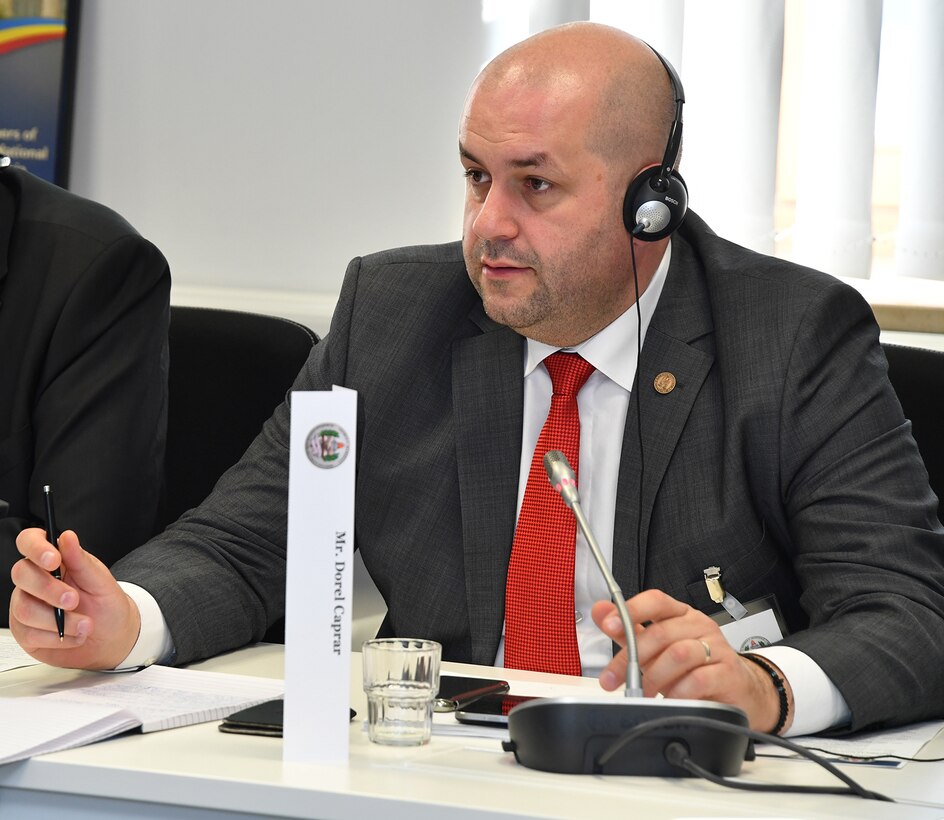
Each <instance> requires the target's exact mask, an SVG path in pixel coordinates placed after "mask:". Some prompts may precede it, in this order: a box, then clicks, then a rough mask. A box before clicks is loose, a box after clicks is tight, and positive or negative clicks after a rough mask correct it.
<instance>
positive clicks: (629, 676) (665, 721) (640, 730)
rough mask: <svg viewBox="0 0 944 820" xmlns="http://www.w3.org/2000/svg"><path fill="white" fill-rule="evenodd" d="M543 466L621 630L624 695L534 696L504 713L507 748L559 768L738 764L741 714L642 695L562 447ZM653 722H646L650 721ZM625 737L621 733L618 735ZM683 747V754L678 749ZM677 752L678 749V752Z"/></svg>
mask: <svg viewBox="0 0 944 820" xmlns="http://www.w3.org/2000/svg"><path fill="white" fill-rule="evenodd" d="M544 468H545V469H546V470H547V475H548V478H549V479H550V481H551V484H553V485H554V488H555V489H556V490H557V491H558V492H559V493H560V495H561V498H562V499H563V501H564V503H565V504H567V506H568V507H570V509H571V510H572V511H573V513H574V517H575V518H576V519H577V524H578V526H579V527H580V531H581V532H582V533H583V534H584V537H585V538H586V539H587V543H588V544H589V545H590V550H591V552H592V553H593V557H594V559H595V560H596V562H597V565H598V566H599V567H600V571H601V572H602V573H603V577H604V578H605V579H606V585H607V588H608V589H609V592H610V598H611V599H612V600H613V603H615V604H616V607H617V609H618V610H619V613H620V618H621V620H622V622H623V630H624V631H625V633H626V651H627V655H628V664H627V669H626V690H625V694H626V696H627V697H626V698H625V699H615V698H609V697H600V696H598V697H580V698H577V697H561V698H536V699H535V700H529V701H526V702H525V703H522V704H520V705H518V706H515V707H514V708H513V709H512V710H511V712H509V714H508V740H507V741H506V742H505V743H504V744H503V747H504V749H505V750H506V751H509V752H514V755H515V759H516V760H517V761H518V762H519V763H520V764H521V765H523V766H527V767H529V768H531V769H541V770H542V771H546V772H560V773H562V774H624V775H645V776H649V777H687V776H691V775H692V774H693V772H694V769H690V768H685V767H683V766H682V765H680V763H679V760H680V759H681V758H684V759H685V760H686V763H688V762H691V763H693V764H694V765H695V766H696V767H700V769H702V770H705V771H708V772H710V773H712V774H714V775H717V776H719V777H734V776H736V775H738V774H739V773H740V771H741V764H742V763H743V762H744V757H745V753H746V751H747V742H748V741H747V737H746V736H745V735H744V734H736V733H732V730H735V731H741V732H744V731H747V727H748V721H747V715H745V714H744V712H743V711H741V710H740V709H738V708H736V707H734V706H728V705H727V704H724V703H715V702H713V701H698V700H673V699H670V698H662V699H659V698H645V697H643V696H642V675H641V672H640V669H639V659H638V656H637V654H636V634H635V632H634V630H633V624H632V621H631V620H630V617H629V612H628V611H627V609H626V602H625V600H624V599H623V593H622V591H621V590H620V588H619V585H618V584H617V583H616V579H615V578H614V577H613V573H612V572H611V571H610V568H609V566H608V565H607V563H606V560H605V559H604V557H603V553H602V552H601V551H600V546H599V544H598V543H597V540H596V538H594V537H593V533H592V532H591V531H590V526H589V524H588V523H587V519H586V516H585V515H584V513H583V509H582V508H581V506H580V495H579V493H578V491H577V480H576V476H575V475H574V471H573V469H572V468H571V466H570V464H569V463H568V462H567V459H566V457H565V456H564V454H563V453H561V452H559V451H557V450H551V451H550V452H548V453H547V454H546V455H545V456H544ZM650 727H651V728H650ZM624 738H626V739H624ZM679 749H681V750H682V751H683V752H684V754H681V753H679V754H677V753H676V752H678V750H679ZM680 755H681V756H680Z"/></svg>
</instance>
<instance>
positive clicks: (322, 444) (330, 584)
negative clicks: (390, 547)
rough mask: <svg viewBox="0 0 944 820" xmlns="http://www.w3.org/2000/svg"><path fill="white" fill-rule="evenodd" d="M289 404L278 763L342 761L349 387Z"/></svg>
mask: <svg viewBox="0 0 944 820" xmlns="http://www.w3.org/2000/svg"><path fill="white" fill-rule="evenodd" d="M291 405H292V422H291V435H290V441H289V447H290V452H289V470H288V559H287V560H288V566H287V570H286V572H287V579H286V590H285V721H284V728H283V735H284V742H283V746H282V759H283V760H285V761H286V762H291V763H334V762H347V756H348V738H349V733H350V712H349V711H348V710H349V707H350V685H351V681H350V678H351V606H352V600H351V592H352V585H351V573H352V562H353V554H354V462H355V456H356V453H355V444H356V437H357V430H356V424H357V393H356V392H355V391H354V390H348V389H346V388H343V387H335V388H334V390H333V391H331V392H328V391H323V392H322V391H319V392H312V391H309V392H301V391H300V392H293V393H292V397H291Z"/></svg>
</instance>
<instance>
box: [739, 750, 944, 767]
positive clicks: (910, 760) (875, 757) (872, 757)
mask: <svg viewBox="0 0 944 820" xmlns="http://www.w3.org/2000/svg"><path fill="white" fill-rule="evenodd" d="M803 748H804V749H809V750H810V751H811V752H819V753H820V754H823V755H833V756H835V757H841V758H842V759H843V760H842V762H855V761H859V760H861V761H863V762H868V761H870V760H903V761H904V762H905V763H944V757H904V756H902V755H893V754H887V755H847V754H843V753H842V752H837V751H836V750H835V749H822V748H820V747H819V746H804V747H803ZM757 756H758V757H780V755H766V754H758V755H757Z"/></svg>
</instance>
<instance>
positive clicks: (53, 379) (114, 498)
mask: <svg viewBox="0 0 944 820" xmlns="http://www.w3.org/2000/svg"><path fill="white" fill-rule="evenodd" d="M169 299H170V271H169V269H168V266H167V262H166V261H165V259H164V257H163V256H162V255H161V253H160V251H158V250H157V248H155V247H154V246H153V245H152V244H151V243H150V242H148V241H146V240H145V239H142V238H141V236H139V235H138V234H137V232H135V230H134V229H133V228H132V227H131V226H130V225H129V224H128V223H127V222H126V221H125V220H124V219H122V218H121V217H120V216H119V215H118V214H116V213H115V212H113V211H111V210H109V209H108V208H105V207H103V206H102V205H98V204H96V203H94V202H90V201H89V200H86V199H82V198H81V197H78V196H76V195H74V194H72V193H69V192H67V191H64V190H62V189H61V188H58V187H56V186H55V185H52V184H49V183H47V182H44V181H43V180H41V179H39V178H37V177H35V176H33V175H31V174H29V173H28V172H26V171H24V170H22V169H19V168H16V167H12V166H9V165H6V166H4V167H2V168H0V500H2V501H3V502H4V503H5V506H6V515H5V517H3V518H0V556H2V560H0V565H2V567H3V571H2V572H0V611H2V614H0V619H2V621H0V624H2V625H3V626H6V625H7V609H8V603H9V600H10V594H11V592H12V590H13V585H12V582H11V580H10V572H9V571H10V567H12V566H13V563H14V561H15V560H16V559H17V558H18V557H19V555H18V553H17V551H16V546H15V539H16V537H17V535H18V534H19V532H20V531H21V530H22V529H23V528H25V527H35V526H42V524H43V521H44V519H45V511H44V500H43V485H44V484H49V485H50V486H52V487H53V491H54V494H55V498H56V514H57V518H58V521H57V524H58V526H60V527H61V528H63V529H66V528H68V529H74V530H77V531H79V532H81V533H83V537H84V538H85V539H86V542H87V543H88V545H89V547H90V549H93V550H94V551H95V553H96V554H97V555H98V556H99V557H100V558H101V560H102V561H103V562H105V563H107V564H109V565H110V564H112V563H113V562H114V561H116V560H117V559H118V558H120V557H121V556H122V555H124V554H125V553H126V552H127V551H128V550H129V549H131V548H133V547H135V546H137V545H138V544H140V543H142V542H143V541H145V540H146V539H147V538H148V537H150V536H151V535H153V534H154V532H155V529H156V524H157V513H158V504H159V499H160V491H161V481H162V475H163V459H164V441H165V435H166V424H167V368H168V351H167V327H168V321H169V310H170V308H169Z"/></svg>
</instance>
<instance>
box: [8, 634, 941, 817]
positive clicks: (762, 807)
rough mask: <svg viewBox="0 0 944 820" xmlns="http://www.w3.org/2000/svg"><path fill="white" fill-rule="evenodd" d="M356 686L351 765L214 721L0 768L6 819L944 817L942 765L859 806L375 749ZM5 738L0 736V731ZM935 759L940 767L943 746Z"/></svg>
mask: <svg viewBox="0 0 944 820" xmlns="http://www.w3.org/2000/svg"><path fill="white" fill-rule="evenodd" d="M282 649H283V648H282V647H281V646H275V645H260V646H256V647H253V648H250V649H246V650H241V651H239V652H234V653H232V654H229V655H226V656H223V657H220V658H215V659H213V660H210V661H207V662H205V663H202V664H199V665H198V668H203V669H210V670H214V671H221V672H234V673H243V674H251V675H261V676H268V677H276V676H280V675H281V674H282ZM353 660H354V663H355V664H358V670H357V672H356V673H355V674H354V675H353V676H352V681H353V684H352V692H351V705H352V706H353V707H354V708H355V709H356V710H357V711H358V714H359V717H358V719H357V720H355V721H354V723H352V725H351V751H350V759H349V762H348V764H347V765H336V766H327V765H317V766H316V765H286V764H283V763H282V759H281V754H282V745H281V741H280V740H279V739H277V738H264V737H251V736H245V735H231V734H223V733H222V732H220V731H218V729H217V724H216V723H210V724H202V725H199V726H191V727H187V728H184V729H174V730H170V731H166V732H156V733H151V734H147V735H141V734H132V735H126V736H124V737H120V738H115V739H113V740H109V741H105V742H103V743H98V744H95V745H92V746H86V747H83V748H80V749H73V750H70V751H66V752H58V753H55V754H50V755H45V756H42V757H37V758H34V759H32V760H27V761H22V762H19V763H13V764H9V765H7V766H0V819H2V820H6V819H7V818H16V819H17V820H20V818H24V817H28V818H46V817H54V818H57V819H58V818H69V817H75V818H90V819H91V818H95V820H100V819H101V818H108V817H115V818H117V817H121V818H127V817H135V818H157V817H161V818H188V820H190V819H192V818H206V820H210V818H220V817H222V816H224V814H223V813H225V816H229V817H243V818H249V817H259V818H261V817H267V818H268V817H291V818H302V817H305V818H308V817H317V818H352V819H354V820H360V819H361V818H365V817H377V818H383V820H395V818H410V819H411V820H418V819H419V818H430V819H432V818H437V820H438V818H443V817H448V818H449V820H466V818H485V817H488V818H512V817H561V818H569V817H572V818H588V817H594V818H597V817H599V818H603V817H613V816H628V817H639V818H647V820H649V819H650V818H662V817H759V816H763V817H793V818H862V817H870V818H872V817H874V818H894V820H908V818H941V819H942V820H944V764H941V763H925V764H919V763H909V764H907V765H905V767H904V768H902V769H895V770H888V769H876V768H871V767H853V766H850V767H847V771H849V772H850V773H851V774H852V776H853V777H855V778H856V779H857V780H858V781H859V782H860V783H862V784H863V785H864V786H866V787H867V788H870V789H874V790H876V791H879V792H881V793H883V794H886V795H887V796H889V797H892V798H894V799H896V800H899V801H902V802H899V803H897V804H890V803H878V802H875V801H864V800H861V799H860V798H855V797H840V796H835V797H833V796H808V795H791V794H766V795H765V794H756V793H747V792H738V791H733V790H730V789H725V788H722V787H719V786H714V785H712V784H709V783H705V782H703V781H699V780H696V779H693V778H678V779H660V778H638V777H613V776H609V777H603V776H590V775H555V774H549V773H546V772H539V771H533V770H530V769H526V768H524V767H521V766H519V765H518V764H517V763H515V761H514V758H513V756H512V755H510V754H506V753H504V752H502V751H501V748H500V746H499V744H498V743H496V741H494V740H485V739H482V738H455V737H442V736H435V735H434V737H433V739H432V741H431V742H430V744H429V745H428V746H424V747H418V748H410V749H402V748H391V747H382V746H376V745H374V744H371V743H370V742H368V740H367V737H366V733H365V732H364V731H363V730H362V724H361V721H360V717H361V716H363V715H365V714H366V703H365V699H364V696H363V693H362V692H361V691H360V674H359V661H360V659H359V657H358V656H355V657H354V659H353ZM445 668H446V670H448V671H453V672H456V673H464V674H479V675H483V676H484V675H494V674H496V672H497V673H498V674H500V675H501V676H502V677H504V678H506V679H508V680H510V681H511V682H512V691H515V690H516V689H517V690H518V691H526V683H527V681H528V680H541V681H546V682H559V683H562V684H570V685H576V686H577V687H578V688H580V687H596V685H597V684H596V682H595V681H593V680H589V679H587V680H581V681H577V682H576V684H575V682H574V679H571V678H563V677H560V678H558V677H555V676H552V675H535V674H533V673H523V672H518V671H515V670H508V669H502V670H491V669H488V668H486V667H472V666H465V665H461V664H446V665H445ZM82 674H83V673H78V672H70V671H67V670H57V669H51V668H49V667H44V666H40V667H30V668H26V669H19V670H13V671H10V672H5V673H2V674H0V695H2V696H7V697H9V696H22V695H33V694H40V693H41V692H42V691H45V690H46V689H47V687H49V686H54V685H56V684H57V683H61V682H64V681H68V680H71V679H73V678H75V677H76V676H79V675H82ZM0 730H2V728H0ZM932 746H933V748H931V749H929V750H927V752H926V753H927V754H929V755H930V756H944V738H942V737H938V738H937V739H936V740H935V741H934V743H933V744H932ZM742 775H743V776H744V777H745V778H747V779H750V780H757V781H768V782H780V783H796V784H818V785H834V781H833V780H832V778H831V777H830V776H829V775H827V774H826V773H825V772H822V771H821V770H820V769H819V767H816V766H814V765H813V764H811V763H807V762H805V761H796V760H775V759H758V760H757V761H754V762H751V763H746V764H745V765H744V770H743V772H742Z"/></svg>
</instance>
